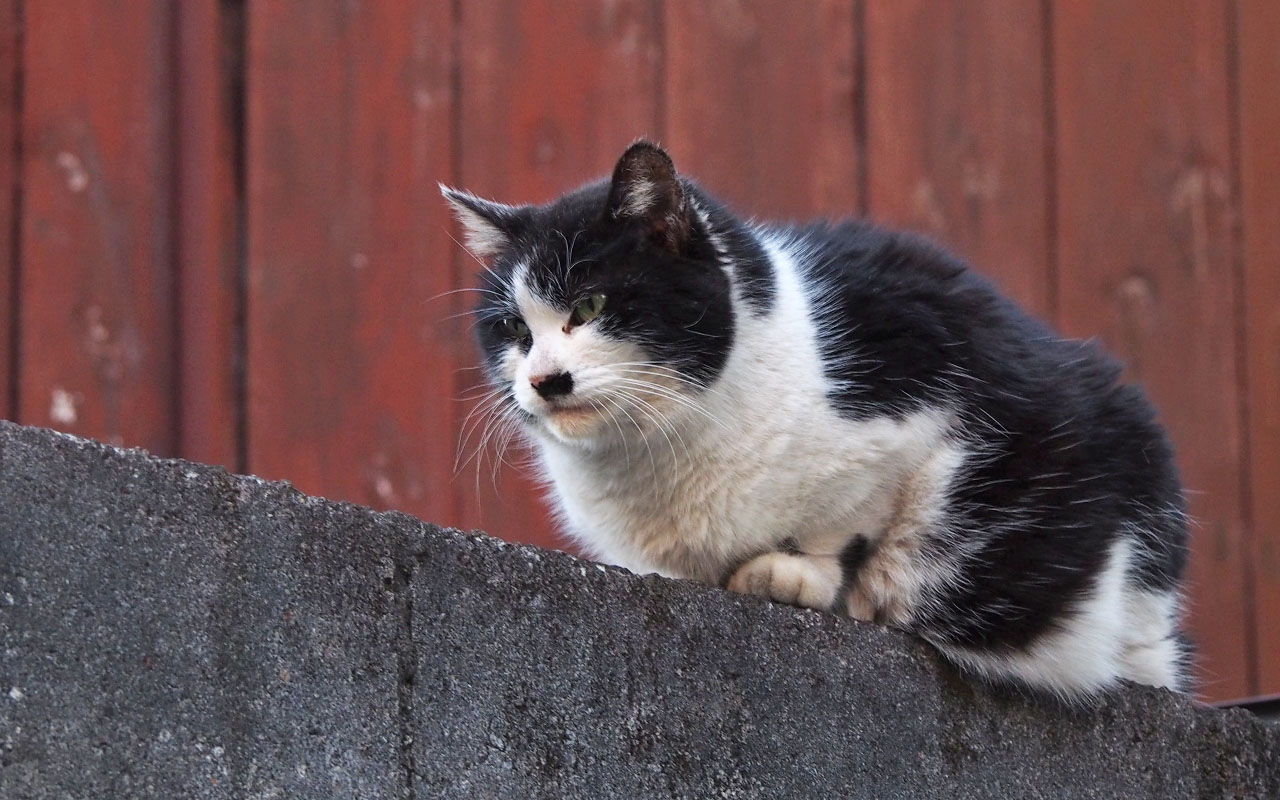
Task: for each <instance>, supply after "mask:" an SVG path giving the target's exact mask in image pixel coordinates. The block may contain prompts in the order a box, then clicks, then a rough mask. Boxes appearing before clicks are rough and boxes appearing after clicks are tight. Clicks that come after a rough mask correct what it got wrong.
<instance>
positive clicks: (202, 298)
mask: <svg viewBox="0 0 1280 800" xmlns="http://www.w3.org/2000/svg"><path fill="white" fill-rule="evenodd" d="M176 13H177V15H178V58H179V62H178V64H177V80H178V90H179V91H178V101H177V102H178V105H177V114H178V118H179V120H180V124H179V125H178V126H177V127H176V131H177V153H178V171H177V175H176V181H177V187H176V189H177V191H176V209H177V214H178V217H177V219H176V221H175V222H176V225H177V233H176V239H177V241H176V248H177V263H178V277H179V286H178V309H179V320H180V329H179V340H180V341H181V344H182V351H181V353H180V354H179V358H180V363H179V365H178V370H179V373H178V374H179V380H178V387H179V392H180V405H179V409H178V416H179V441H178V452H179V453H180V454H181V455H182V457H184V458H189V459H192V460H194V461H203V462H205V463H209V464H221V465H224V466H227V467H230V468H232V469H243V465H242V464H240V463H239V457H238V456H239V453H238V449H239V447H238V443H239V437H240V422H241V419H240V417H241V411H240V408H239V405H240V384H241V381H240V377H239V376H240V369H241V364H240V363H239V362H240V355H239V350H240V345H241V341H240V335H239V333H238V331H237V322H238V319H239V314H240V296H239V295H240V289H239V285H240V253H241V246H242V240H241V235H240V233H241V232H240V220H239V210H240V198H239V197H238V192H239V191H240V189H241V188H242V187H240V186H239V185H238V164H239V161H240V158H241V156H242V154H241V153H239V152H238V143H239V136H240V133H241V130H240V126H241V125H242V124H243V122H244V120H243V117H244V114H243V110H242V108H241V107H240V102H241V94H240V88H241V84H240V82H241V69H242V64H241V63H240V62H241V59H242V55H243V54H242V52H241V48H242V45H243V42H242V35H243V23H244V19H243V5H242V4H239V3H227V2H221V1H220V0H185V1H184V2H183V3H181V4H180V5H178V6H177V7H176Z"/></svg>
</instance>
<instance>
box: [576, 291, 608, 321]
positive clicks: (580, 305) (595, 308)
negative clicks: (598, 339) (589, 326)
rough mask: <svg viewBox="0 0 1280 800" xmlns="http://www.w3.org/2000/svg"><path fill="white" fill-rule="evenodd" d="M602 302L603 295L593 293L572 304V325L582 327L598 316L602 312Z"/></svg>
mask: <svg viewBox="0 0 1280 800" xmlns="http://www.w3.org/2000/svg"><path fill="white" fill-rule="evenodd" d="M604 300H605V298H604V295H603V294H601V293H600V292H595V293H593V294H591V295H590V296H588V297H584V298H582V299H581V300H579V301H578V302H576V303H574V304H573V323H574V324H575V325H582V324H585V323H587V322H590V321H591V320H593V319H595V318H596V317H598V316H600V312H601V311H604Z"/></svg>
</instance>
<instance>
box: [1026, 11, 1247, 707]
mask: <svg viewBox="0 0 1280 800" xmlns="http://www.w3.org/2000/svg"><path fill="white" fill-rule="evenodd" d="M1053 8H1054V14H1053V20H1052V25H1053V28H1052V30H1053V34H1054V42H1053V51H1054V81H1055V94H1056V97H1055V104H1056V109H1057V120H1058V125H1057V132H1058V133H1057V154H1058V187H1059V198H1058V216H1057V224H1058V230H1059V232H1060V244H1059V249H1058V255H1059V263H1060V292H1061V294H1060V297H1061V316H1062V322H1063V324H1064V326H1065V328H1066V330H1067V331H1068V332H1070V333H1072V334H1076V335H1084V336H1088V335H1096V334H1101V335H1102V337H1103V338H1104V339H1105V341H1106V342H1107V344H1108V345H1109V346H1110V348H1111V349H1112V350H1113V351H1115V352H1118V353H1119V354H1120V355H1121V356H1123V357H1124V358H1125V359H1126V360H1127V362H1128V365H1129V376H1130V377H1131V378H1133V379H1135V380H1137V381H1139V382H1141V383H1142V384H1144V385H1145V386H1146V388H1147V389H1148V391H1149V392H1150V394H1151V395H1152V397H1153V398H1154V400H1155V401H1156V403H1157V405H1158V406H1159V408H1160V410H1161V416H1162V419H1163V420H1164V421H1165V423H1166V424H1167V425H1168V426H1169V428H1170V430H1171V431H1172V434H1173V437H1174V439H1175V442H1176V444H1177V446H1178V450H1179V457H1180V463H1181V465H1182V468H1183V473H1184V478H1185V482H1186V484H1187V486H1188V488H1189V489H1190V490H1191V492H1192V494H1191V511H1192V514H1193V516H1194V517H1195V520H1196V524H1195V526H1194V534H1193V535H1194V541H1193V557H1192V566H1191V570H1190V584H1191V598H1190V604H1189V605H1190V609H1189V610H1190V628H1191V632H1192V634H1193V636H1194V638H1195V639H1196V640H1197V642H1198V644H1199V648H1200V656H1201V665H1200V666H1201V673H1202V678H1203V685H1202V689H1203V692H1204V694H1205V695H1206V696H1208V697H1209V698H1224V697H1228V696H1239V695H1242V694H1245V693H1246V691H1247V690H1248V688H1249V687H1248V683H1247V680H1246V674H1247V664H1246V648H1245V622H1244V620H1245V618H1246V610H1245V604H1244V592H1243V588H1244V567H1243V560H1242V559H1243V557H1244V553H1243V549H1242V546H1243V537H1242V522H1241V507H1240V506H1241V503H1240V475H1241V456H1242V451H1241V429H1240V418H1239V410H1240V408H1239V402H1238V398H1239V394H1238V393H1239V391H1240V389H1239V377H1240V376H1239V375H1238V372H1237V369H1236V363H1237V362H1236V355H1237V353H1236V333H1235V326H1234V323H1233V314H1234V313H1235V309H1236V302H1237V298H1236V292H1235V280H1234V266H1233V265H1234V255H1233V245H1232V209H1231V188H1230V187H1231V177H1230V169H1231V152H1230V149H1231V147H1230V135H1229V127H1228V121H1229V119H1230V116H1229V115H1230V109H1229V108H1228V97H1229V91H1228V81H1227V76H1228V69H1227V64H1228V61H1227V26H1226V21H1227V19H1226V14H1225V13H1224V9H1223V6H1222V4H1220V3H1217V2H1212V1H1211V0H1178V1H1177V2H1172V1H1171V0H1142V1H1141V2H1139V1H1138V0H1134V1H1133V2H1125V3H1113V2H1109V1H1108V0H1088V1H1087V2H1086V1H1085V0H1081V2H1075V3H1059V4H1057V5H1055V6H1054V7H1053Z"/></svg>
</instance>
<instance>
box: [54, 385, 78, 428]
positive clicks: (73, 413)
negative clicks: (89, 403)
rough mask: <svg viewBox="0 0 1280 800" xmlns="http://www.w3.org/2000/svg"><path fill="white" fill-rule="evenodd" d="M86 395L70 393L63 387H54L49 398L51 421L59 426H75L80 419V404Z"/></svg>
mask: <svg viewBox="0 0 1280 800" xmlns="http://www.w3.org/2000/svg"><path fill="white" fill-rule="evenodd" d="M83 402H84V395H82V394H80V393H79V392H68V391H67V390H66V389H63V388H62V387H61V386H55V387H53V392H52V393H51V396H50V398H49V419H50V420H52V421H53V422H54V423H55V424H57V425H75V424H76V422H77V421H78V420H79V419H80V404H81V403H83Z"/></svg>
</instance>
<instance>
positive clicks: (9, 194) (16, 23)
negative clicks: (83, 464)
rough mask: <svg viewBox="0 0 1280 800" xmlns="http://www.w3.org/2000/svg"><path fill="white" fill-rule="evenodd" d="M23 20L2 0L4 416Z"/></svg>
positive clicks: (0, 367)
mask: <svg viewBox="0 0 1280 800" xmlns="http://www.w3.org/2000/svg"><path fill="white" fill-rule="evenodd" d="M21 26H22V19H21V16H20V5H19V0H0V417H3V418H6V419H12V418H13V417H15V416H16V415H17V413H18V410H17V408H14V407H13V405H12V403H11V400H12V399H13V383H12V379H13V376H14V369H15V367H16V364H14V363H13V346H14V341H13V334H14V332H15V330H16V325H15V322H16V320H15V317H14V315H15V314H17V312H18V297H17V284H16V279H17V274H18V273H17V270H18V266H19V264H18V253H19V251H18V248H17V247H16V246H15V245H16V234H17V232H18V227H17V226H18V218H17V214H18V202H17V201H18V190H19V183H18V182H19V176H20V169H19V166H20V165H19V163H18V152H19V151H18V136H19V130H20V126H21V122H20V120H19V114H20V112H21V98H20V96H19V89H20V83H21V77H20V74H21V73H20V71H19V69H20V59H21V41H22V27H21Z"/></svg>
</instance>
